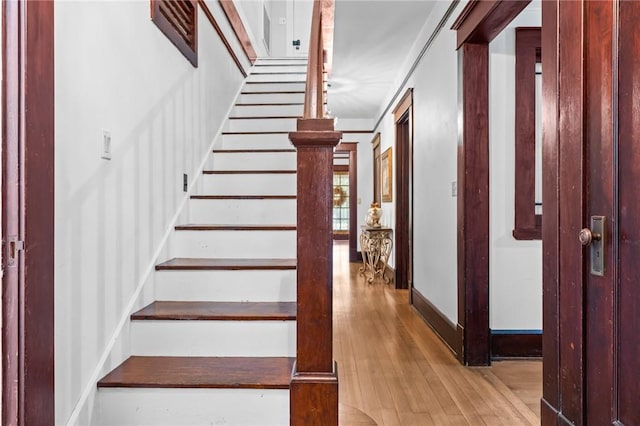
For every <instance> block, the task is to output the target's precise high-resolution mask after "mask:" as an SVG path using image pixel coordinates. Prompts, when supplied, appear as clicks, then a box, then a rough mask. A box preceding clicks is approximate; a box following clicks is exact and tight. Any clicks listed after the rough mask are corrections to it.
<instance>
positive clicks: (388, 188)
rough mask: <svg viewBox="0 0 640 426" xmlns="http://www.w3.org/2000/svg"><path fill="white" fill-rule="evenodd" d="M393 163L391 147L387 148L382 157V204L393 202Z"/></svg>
mask: <svg viewBox="0 0 640 426" xmlns="http://www.w3.org/2000/svg"><path fill="white" fill-rule="evenodd" d="M392 172H393V163H392V156H391V147H389V148H387V149H386V151H385V152H383V153H382V155H381V156H380V192H381V193H382V202H383V203H389V202H392V201H393V173H392Z"/></svg>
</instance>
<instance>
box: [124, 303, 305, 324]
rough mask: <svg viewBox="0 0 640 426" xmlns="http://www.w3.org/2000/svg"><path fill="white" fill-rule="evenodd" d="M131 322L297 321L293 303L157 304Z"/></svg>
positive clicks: (139, 313)
mask: <svg viewBox="0 0 640 426" xmlns="http://www.w3.org/2000/svg"><path fill="white" fill-rule="evenodd" d="M131 319H132V320H156V321H160V320H166V321H224V320H229V321H271V320H274V321H278V320H280V321H287V320H295V319H296V302H175V301H158V302H153V303H151V304H150V305H148V306H146V307H144V308H142V309H140V310H139V311H138V312H135V313H133V314H131Z"/></svg>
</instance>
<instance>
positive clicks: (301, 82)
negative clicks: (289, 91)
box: [244, 80, 306, 84]
mask: <svg viewBox="0 0 640 426" xmlns="http://www.w3.org/2000/svg"><path fill="white" fill-rule="evenodd" d="M244 84H306V81H304V80H300V81H247V82H245V83H244Z"/></svg>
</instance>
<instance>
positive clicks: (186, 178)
mask: <svg viewBox="0 0 640 426" xmlns="http://www.w3.org/2000/svg"><path fill="white" fill-rule="evenodd" d="M188 189H189V176H188V175H187V174H186V173H184V174H183V175H182V192H187V190H188Z"/></svg>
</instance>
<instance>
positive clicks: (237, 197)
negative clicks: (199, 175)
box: [191, 195, 297, 200]
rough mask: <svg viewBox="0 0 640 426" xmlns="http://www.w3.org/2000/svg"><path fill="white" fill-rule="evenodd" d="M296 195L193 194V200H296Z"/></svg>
mask: <svg viewBox="0 0 640 426" xmlns="http://www.w3.org/2000/svg"><path fill="white" fill-rule="evenodd" d="M296 198H297V197H296V196H295V195H192V196H191V199H192V200H295V199H296Z"/></svg>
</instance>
